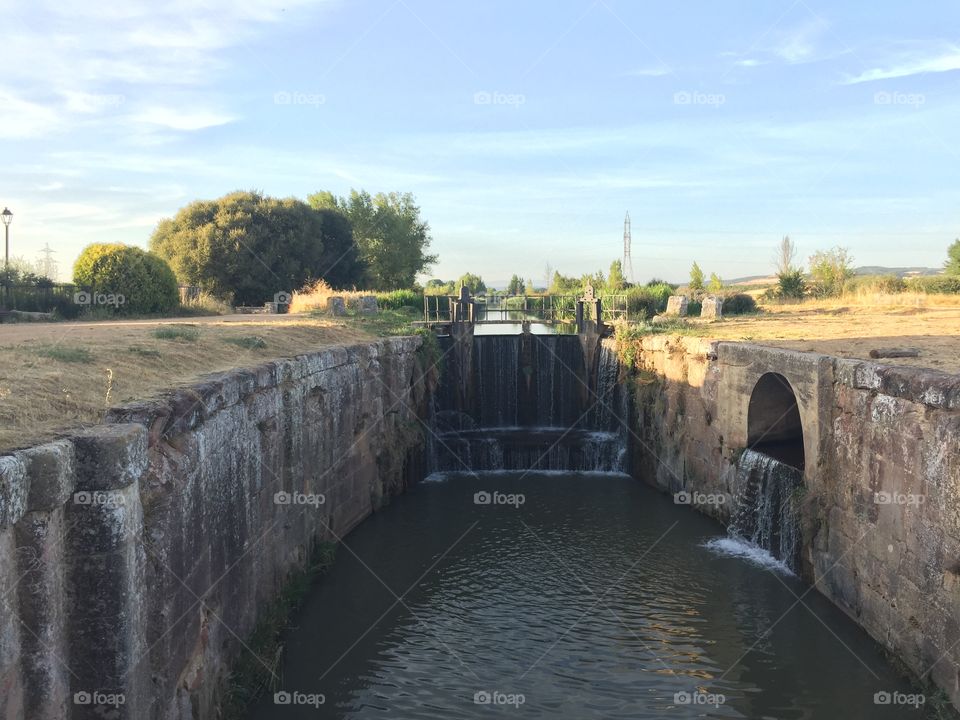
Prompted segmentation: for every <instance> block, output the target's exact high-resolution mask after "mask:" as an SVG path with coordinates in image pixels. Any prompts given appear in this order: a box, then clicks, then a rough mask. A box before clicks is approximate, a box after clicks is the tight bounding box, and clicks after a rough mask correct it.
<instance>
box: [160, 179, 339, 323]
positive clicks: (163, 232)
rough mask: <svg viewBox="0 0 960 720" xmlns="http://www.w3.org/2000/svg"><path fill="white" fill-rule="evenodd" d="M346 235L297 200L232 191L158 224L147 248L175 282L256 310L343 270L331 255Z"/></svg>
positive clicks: (194, 204) (329, 219)
mask: <svg viewBox="0 0 960 720" xmlns="http://www.w3.org/2000/svg"><path fill="white" fill-rule="evenodd" d="M345 230H346V226H345V225H344V224H343V223H342V221H340V220H338V219H336V218H335V217H332V216H331V215H329V214H324V213H320V212H317V211H316V210H314V209H313V208H312V207H310V206H309V205H307V204H306V203H304V202H303V201H301V200H297V199H295V198H287V199H284V200H280V199H277V198H271V197H267V196H265V195H263V194H261V193H259V192H233V193H230V194H228V195H224V196H223V197H222V198H219V199H217V200H198V201H196V202H192V203H190V204H189V205H187V206H186V207H184V208H181V209H180V211H179V212H178V213H177V214H176V215H175V216H174V217H173V218H167V219H165V220H161V221H160V224H159V225H157V229H156V230H154V232H153V236H152V237H151V238H150V249H151V250H152V251H153V252H155V253H156V254H157V255H159V256H160V257H162V258H164V259H165V260H166V261H167V262H169V263H170V266H171V267H172V268H173V270H174V272H175V273H176V275H177V278H178V279H179V280H180V281H181V282H182V283H184V284H189V285H198V286H200V287H201V288H203V289H204V290H206V291H208V292H210V293H212V294H213V295H215V296H217V297H219V298H223V299H227V300H231V299H232V301H233V302H234V303H236V304H238V305H259V304H262V303H264V302H266V301H268V300H273V298H274V296H275V295H276V294H277V293H279V292H290V291H292V290H294V289H297V288H300V287H302V286H303V285H305V284H306V283H308V282H312V281H315V280H319V279H321V278H324V273H329V272H331V271H332V272H334V273H336V272H339V271H340V270H341V269H342V267H343V266H340V265H338V264H337V263H336V262H335V258H334V257H333V254H334V253H337V252H340V251H341V249H342V248H343V247H344V246H345V245H347V244H349V240H347V239H346V238H345V237H343V233H344V232H345ZM325 240H326V241H327V243H328V244H329V247H326V246H325V242H324V241H325ZM341 254H342V253H341ZM331 268H332V270H331Z"/></svg>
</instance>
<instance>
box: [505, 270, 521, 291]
mask: <svg viewBox="0 0 960 720" xmlns="http://www.w3.org/2000/svg"><path fill="white" fill-rule="evenodd" d="M522 293H523V278H522V277H520V276H519V275H516V274H514V276H513V277H512V278H510V284H509V285H507V294H508V295H520V294H522Z"/></svg>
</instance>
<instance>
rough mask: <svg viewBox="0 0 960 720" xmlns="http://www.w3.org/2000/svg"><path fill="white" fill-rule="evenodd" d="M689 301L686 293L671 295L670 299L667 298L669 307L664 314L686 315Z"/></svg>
mask: <svg viewBox="0 0 960 720" xmlns="http://www.w3.org/2000/svg"><path fill="white" fill-rule="evenodd" d="M688 302H689V301H688V300H687V296H686V295H671V296H670V299H668V300H667V309H666V311H664V313H663V314H664V315H676V316H677V317H686V314H687V304H688Z"/></svg>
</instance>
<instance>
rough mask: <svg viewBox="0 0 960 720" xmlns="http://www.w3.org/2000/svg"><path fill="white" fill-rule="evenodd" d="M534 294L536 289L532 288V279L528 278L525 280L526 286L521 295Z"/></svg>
mask: <svg viewBox="0 0 960 720" xmlns="http://www.w3.org/2000/svg"><path fill="white" fill-rule="evenodd" d="M536 292H537V291H536V289H534V287H533V278H530V279H529V280H527V284H526V285H525V286H524V288H523V294H524V295H533V294H535V293H536Z"/></svg>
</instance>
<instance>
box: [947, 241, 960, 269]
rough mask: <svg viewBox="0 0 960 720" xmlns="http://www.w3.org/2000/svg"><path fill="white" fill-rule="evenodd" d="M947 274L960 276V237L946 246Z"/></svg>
mask: <svg viewBox="0 0 960 720" xmlns="http://www.w3.org/2000/svg"><path fill="white" fill-rule="evenodd" d="M946 271H947V275H952V276H960V239H957V240H954V241H953V243H951V244H950V247H948V248H947V264H946Z"/></svg>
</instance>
